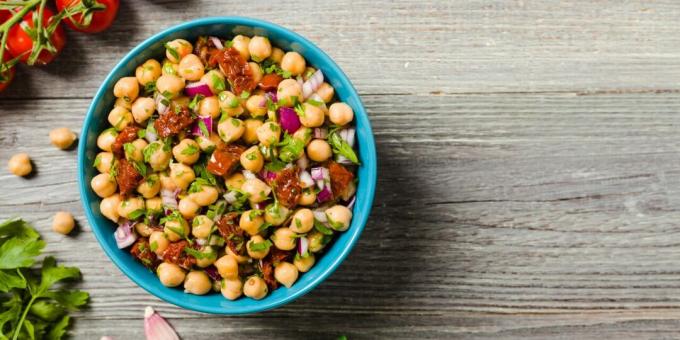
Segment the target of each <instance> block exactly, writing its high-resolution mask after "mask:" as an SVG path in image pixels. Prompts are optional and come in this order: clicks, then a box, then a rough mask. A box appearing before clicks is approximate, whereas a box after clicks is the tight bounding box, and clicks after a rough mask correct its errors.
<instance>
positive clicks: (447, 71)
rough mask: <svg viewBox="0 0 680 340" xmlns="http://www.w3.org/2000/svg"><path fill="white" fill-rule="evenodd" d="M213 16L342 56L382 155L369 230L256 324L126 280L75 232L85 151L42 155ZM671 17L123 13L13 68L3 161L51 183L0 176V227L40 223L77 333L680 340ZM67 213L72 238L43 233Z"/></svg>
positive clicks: (495, 6)
mask: <svg viewBox="0 0 680 340" xmlns="http://www.w3.org/2000/svg"><path fill="white" fill-rule="evenodd" d="M187 3H189V4H188V5H187ZM208 3H210V5H208ZM216 13H218V14H223V15H231V14H237V15H244V16H254V17H258V18H263V19H267V20H270V21H273V22H276V23H279V24H282V25H284V26H287V27H290V28H292V29H295V30H296V31H298V32H300V33H301V34H303V35H305V36H307V37H309V38H310V39H312V40H313V41H314V42H315V43H317V44H318V45H319V46H320V47H321V48H323V49H324V50H325V51H326V52H327V53H329V55H331V56H332V57H333V58H334V59H335V60H336V61H337V62H338V64H339V65H340V66H341V67H342V68H343V69H344V70H345V72H346V73H347V74H348V75H349V76H350V78H351V79H352V81H353V82H354V84H355V85H356V87H357V88H358V89H359V91H360V92H361V94H362V98H363V100H364V102H365V104H366V107H367V109H368V112H369V115H370V118H371V122H372V124H373V128H374V132H375V137H376V141H377V146H378V153H379V160H380V163H379V174H380V176H379V182H378V191H377V195H376V199H375V203H374V207H373V214H372V216H371V219H370V220H369V223H368V225H367V228H366V231H365V232H364V234H363V236H362V238H361V240H360V242H359V244H358V245H357V247H356V248H355V249H354V251H353V252H352V254H351V255H350V256H349V257H348V258H347V260H346V261H345V262H344V263H343V264H342V266H341V267H340V268H339V270H338V271H337V272H336V273H335V274H333V275H332V276H331V277H330V278H329V279H328V280H326V281H325V282H324V283H323V284H322V285H320V286H319V287H318V288H317V289H315V290H314V291H313V292H311V293H310V294H308V295H306V296H305V297H303V298H301V299H299V300H298V301H296V302H294V303H292V304H289V305H287V306H285V307H282V308H279V309H277V310H274V311H270V312H265V313H262V314H259V315H253V316H246V317H217V316H209V315H204V314H198V313H193V312H189V311H185V310H181V309H179V308H176V307H173V306H170V305H168V304H165V303H163V302H161V301H159V300H158V299H156V298H155V297H153V296H151V295H149V294H147V293H146V292H144V291H143V290H141V289H140V288H138V287H136V286H135V285H134V284H133V283H132V282H131V281H130V280H128V279H127V278H126V277H124V276H123V275H122V274H121V273H120V272H119V271H118V269H117V268H115V267H114V265H113V264H111V263H110V262H109V261H108V260H107V259H106V257H105V255H104V254H103V252H102V251H101V250H100V248H99V245H98V244H97V242H96V241H95V240H94V237H93V235H92V233H91V232H90V229H89V226H88V225H87V222H86V221H85V219H84V216H83V211H82V208H81V206H80V201H79V197H78V193H77V188H76V180H75V175H76V165H75V159H76V154H75V152H74V151H68V152H64V151H57V150H55V149H53V148H52V147H50V146H49V145H48V138H47V133H48V131H49V130H50V129H52V128H54V127H57V126H69V127H72V128H73V129H75V130H79V128H80V125H81V122H82V119H83V114H84V112H85V111H86V109H87V106H88V105H89V101H90V98H91V96H92V95H93V94H94V92H95V91H96V89H97V87H98V85H99V83H100V82H101V80H102V79H103V78H104V76H105V75H106V73H107V72H108V70H109V69H110V68H111V67H112V66H113V65H114V64H115V63H116V62H117V60H118V59H119V58H120V57H121V56H122V55H123V54H124V53H126V52H127V51H128V50H129V49H130V48H131V47H132V46H134V45H135V44H137V43H139V42H140V41H141V40H143V39H145V38H146V37H148V36H149V35H151V34H152V33H154V32H156V31H158V30H159V29H161V28H164V27H168V26H170V25H172V24H175V23H178V22H181V21H183V20H187V19H191V18H196V17H200V16H205V15H214V14H216ZM678 15H680V4H678V3H677V2H673V1H656V2H633V1H616V2H614V1H600V2H586V1H581V2H573V3H566V2H538V1H511V2H508V1H440V2H421V1H396V2H388V1H353V2H351V3H350V2H349V1H336V2H332V3H331V2H314V3H312V2H305V1H302V2H285V1H284V2H277V4H276V5H272V4H269V3H265V2H259V1H251V2H248V3H241V2H231V1H229V2H228V1H211V2H208V1H178V0H173V1H169V0H168V1H155V2H152V1H126V2H124V3H123V4H122V7H121V15H120V18H119V20H118V21H117V22H116V24H115V26H114V27H113V29H112V30H110V31H108V32H106V33H104V34H101V35H96V36H79V35H76V34H69V38H70V39H71V44H69V46H68V47H67V49H66V50H65V53H64V55H63V56H61V57H60V58H59V59H58V60H57V61H56V62H55V64H53V65H51V66H50V67H48V68H46V69H41V70H31V72H28V71H26V70H25V69H22V70H21V71H20V72H19V73H18V78H19V81H17V83H16V84H14V85H15V86H13V87H12V89H11V90H9V91H8V92H6V93H3V94H2V96H1V97H0V98H1V99H0V161H2V162H6V160H7V159H8V158H9V157H10V155H11V154H12V153H14V152H17V151H27V152H29V153H30V154H31V156H32V157H33V159H34V161H35V164H36V168H37V171H38V174H37V176H35V177H34V178H31V179H29V180H25V179H19V178H15V177H13V176H10V175H8V174H7V173H6V172H0V188H2V190H3V194H2V195H0V218H6V217H10V216H17V215H18V216H24V217H25V218H27V219H29V220H30V221H32V222H33V223H34V224H35V225H36V226H37V228H38V229H39V230H40V231H41V233H42V234H43V236H44V237H45V238H46V239H47V240H48V247H47V250H48V253H49V254H53V255H56V256H57V257H58V258H59V259H61V260H63V261H65V262H67V263H69V264H72V265H77V266H79V267H81V268H83V272H84V278H85V279H84V282H83V283H82V288H83V289H86V290H88V291H90V293H91V294H92V303H91V306H90V308H89V309H88V310H87V311H84V312H82V313H80V314H78V316H77V321H76V325H75V327H74V328H73V330H72V334H73V335H74V336H75V338H83V339H96V338H98V337H100V336H102V335H106V334H108V335H116V336H117V337H118V338H119V339H126V338H130V339H138V338H141V334H140V330H141V327H142V320H141V316H142V311H143V308H144V306H146V305H153V306H154V307H157V308H158V309H159V310H160V311H161V312H162V313H163V314H164V315H166V316H167V317H169V318H170V319H171V322H172V323H173V324H174V325H175V326H176V327H177V329H178V330H179V332H180V333H181V334H182V335H183V336H184V338H185V339H212V338H230V339H269V338H285V339H334V338H335V337H337V336H338V335H340V334H346V335H348V336H349V338H350V339H377V338H389V339H394V338H404V339H410V338H426V339H443V338H478V339H499V338H503V339H506V338H507V339H545V338H564V339H574V338H578V339H603V338H617V339H619V338H635V339H672V338H678V330H680V318H679V317H678V315H680V314H679V311H680V295H679V294H678V292H679V291H680V270H679V269H678V265H677V264H678V263H680V228H678V221H679V220H680V210H678V208H677V207H678V206H679V205H680V156H679V153H678V152H679V151H680V142H679V140H680V139H678V132H677V128H678V126H680V116H678V112H679V111H680V97H678V92H680V89H679V88H678V85H677V84H678V79H680V71H679V70H680V47H679V46H680V44H678V41H677V40H678V39H679V38H678V37H680V34H679V33H680V29H679V28H678V25H676V23H675V21H676V19H677V18H678ZM79 60H86V61H87V62H84V63H78V61H79ZM43 84H49V85H48V86H43ZM62 209H64V210H69V211H72V212H73V213H74V214H75V216H76V218H77V220H78V221H79V223H80V232H79V233H78V234H76V235H74V236H73V237H62V236H58V235H56V234H54V233H52V232H50V231H49V226H50V223H51V216H52V214H53V213H54V212H55V211H57V210H62ZM121 325H125V326H121Z"/></svg>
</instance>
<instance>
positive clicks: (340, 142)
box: [328, 131, 359, 164]
mask: <svg viewBox="0 0 680 340" xmlns="http://www.w3.org/2000/svg"><path fill="white" fill-rule="evenodd" d="M328 143H329V144H330V145H331V147H332V148H333V153H334V154H337V155H342V156H344V157H345V158H347V159H349V160H350V161H352V163H354V164H359V159H358V158H357V154H356V153H354V149H352V147H351V146H349V144H347V142H346V141H345V140H344V139H342V137H340V135H339V134H338V132H337V131H333V132H332V133H331V134H330V135H329V136H328Z"/></svg>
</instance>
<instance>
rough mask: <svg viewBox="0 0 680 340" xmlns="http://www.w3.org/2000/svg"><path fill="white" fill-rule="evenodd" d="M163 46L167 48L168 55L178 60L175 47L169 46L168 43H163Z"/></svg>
mask: <svg viewBox="0 0 680 340" xmlns="http://www.w3.org/2000/svg"><path fill="white" fill-rule="evenodd" d="M164 46H165V49H166V50H168V52H169V53H170V55H171V56H172V57H173V58H175V60H176V61H179V53H178V52H177V50H176V49H175V48H173V47H171V46H170V43H165V45H164Z"/></svg>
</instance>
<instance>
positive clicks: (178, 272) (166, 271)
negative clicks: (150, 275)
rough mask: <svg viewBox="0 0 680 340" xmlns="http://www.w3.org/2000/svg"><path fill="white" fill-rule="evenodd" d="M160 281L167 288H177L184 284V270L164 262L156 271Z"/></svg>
mask: <svg viewBox="0 0 680 340" xmlns="http://www.w3.org/2000/svg"><path fill="white" fill-rule="evenodd" d="M156 274H158V279H159V280H160V281H161V283H162V284H163V285H164V286H166V287H177V286H179V285H180V284H182V282H184V277H185V276H186V275H185V274H184V270H182V268H181V267H180V266H178V265H176V264H174V263H168V262H163V263H161V264H160V265H158V268H157V269H156Z"/></svg>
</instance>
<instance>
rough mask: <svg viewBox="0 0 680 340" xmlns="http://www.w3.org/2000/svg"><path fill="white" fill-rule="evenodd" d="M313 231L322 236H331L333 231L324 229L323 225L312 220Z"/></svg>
mask: <svg viewBox="0 0 680 340" xmlns="http://www.w3.org/2000/svg"><path fill="white" fill-rule="evenodd" d="M314 229H316V230H317V231H318V232H320V233H322V234H324V235H333V230H331V229H329V228H328V227H326V226H325V225H324V224H323V223H321V222H319V221H318V220H317V219H314Z"/></svg>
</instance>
